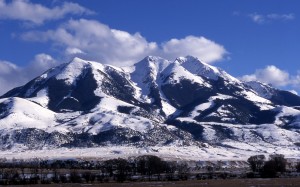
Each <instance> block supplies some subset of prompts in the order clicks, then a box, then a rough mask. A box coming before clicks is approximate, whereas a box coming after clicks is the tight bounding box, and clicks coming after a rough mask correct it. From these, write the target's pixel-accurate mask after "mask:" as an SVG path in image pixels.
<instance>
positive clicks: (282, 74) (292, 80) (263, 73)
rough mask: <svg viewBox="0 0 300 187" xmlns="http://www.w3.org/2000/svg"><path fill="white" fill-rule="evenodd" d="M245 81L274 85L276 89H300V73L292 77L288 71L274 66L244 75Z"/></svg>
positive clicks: (242, 78)
mask: <svg viewBox="0 0 300 187" xmlns="http://www.w3.org/2000/svg"><path fill="white" fill-rule="evenodd" d="M241 80H243V81H246V82H248V81H260V82H264V83H268V84H272V85H273V86H276V87H285V86H292V87H294V88H300V71H299V72H298V73H297V75H290V74H289V73H288V72H287V71H284V70H281V69H279V68H277V67H276V66H274V65H270V66H267V67H265V68H264V69H257V70H256V71H255V73H253V74H250V75H244V76H243V77H241Z"/></svg>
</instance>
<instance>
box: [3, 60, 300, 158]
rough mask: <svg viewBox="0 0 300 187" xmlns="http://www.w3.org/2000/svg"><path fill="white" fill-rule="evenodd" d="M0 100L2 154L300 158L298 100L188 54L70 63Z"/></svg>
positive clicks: (51, 70)
mask: <svg viewBox="0 0 300 187" xmlns="http://www.w3.org/2000/svg"><path fill="white" fill-rule="evenodd" d="M0 98H1V99H0V132H1V135H0V148H1V149H15V150H19V149H20V150H23V149H41V148H43V147H45V148H51V149H52V148H61V147H73V148H75V147H82V148H86V147H94V148H96V147H98V146H108V145H114V146H117V147H118V146H120V147H121V145H122V146H129V147H130V146H133V147H134V146H135V147H144V148H145V150H146V149H147V150H148V147H156V148H158V149H159V150H161V151H162V152H161V154H162V155H166V150H167V147H172V149H170V152H172V153H173V152H174V153H176V151H177V152H182V154H183V152H184V153H186V152H189V151H187V150H190V152H191V154H190V156H194V157H195V158H196V157H197V158H198V157H199V155H198V156H197V154H204V152H206V153H209V154H207V155H210V156H212V157H214V158H220V156H219V157H218V156H215V155H213V154H214V153H215V154H220V155H221V154H222V151H220V150H224V151H226V152H227V153H228V155H231V156H232V157H234V156H237V157H243V156H245V155H249V154H254V153H263V154H264V153H273V152H276V151H280V149H279V147H285V148H286V149H285V150H288V149H289V148H290V149H291V150H293V151H292V152H293V155H300V150H299V148H298V147H297V145H298V144H299V142H300V138H299V137H300V136H299V133H300V131H299V129H300V125H299V124H300V110H299V107H298V106H300V97H298V96H296V95H294V94H292V93H290V92H285V91H282V90H278V89H275V88H272V87H271V86H269V85H265V84H262V83H244V82H241V81H239V80H238V79H236V78H234V77H232V76H231V75H229V74H228V73H226V72H225V71H223V70H221V69H219V68H216V67H214V66H211V65H208V64H205V63H203V62H201V61H200V60H199V59H197V58H194V57H190V56H188V57H179V58H177V59H176V60H175V61H173V62H172V61H168V60H165V59H162V58H160V57H153V56H149V57H146V58H144V59H143V60H141V61H140V62H138V63H137V64H135V65H134V66H131V67H122V68H119V67H114V66H111V65H105V64H101V63H98V62H92V61H86V60H82V59H79V58H75V59H74V60H72V61H71V62H69V63H66V64H62V65H60V66H58V67H55V68H52V69H50V70H48V71H46V72H45V73H43V74H42V75H41V76H39V77H37V78H35V79H34V80H32V81H30V82H29V83H27V84H25V85H24V86H22V87H18V88H15V89H13V90H11V91H9V92H8V93H6V94H4V95H3V96H2V97H0ZM185 147H187V148H186V149H187V150H186V151H181V149H183V148H184V149H185ZM195 147H196V148H195ZM120 149H121V148H120ZM131 149H133V150H134V151H137V152H136V154H138V151H141V150H139V149H136V148H132V147H131V148H130V150H131ZM175 150H176V151H175ZM122 151H123V152H124V153H125V152H126V151H127V150H126V149H125V148H124V149H122ZM150 152H151V151H150ZM178 154H179V153H178ZM180 154H181V153H180ZM175 157H176V155H175ZM237 157H236V158H237Z"/></svg>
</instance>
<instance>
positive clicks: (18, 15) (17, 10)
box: [0, 0, 93, 24]
mask: <svg viewBox="0 0 300 187" xmlns="http://www.w3.org/2000/svg"><path fill="white" fill-rule="evenodd" d="M92 13H93V12H92V11H91V10H88V9H86V8H84V7H82V6H80V5H79V4H77V3H71V2H64V3H62V5H61V6H55V7H52V8H48V7H45V6H43V5H41V4H34V3H31V2H30V1H29V0H12V1H11V2H7V1H6V0H0V19H12V20H20V21H25V22H30V23H34V24H42V23H43V22H44V21H48V20H57V19H61V18H63V17H64V16H66V15H68V14H72V15H81V14H92Z"/></svg>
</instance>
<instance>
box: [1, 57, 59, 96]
mask: <svg viewBox="0 0 300 187" xmlns="http://www.w3.org/2000/svg"><path fill="white" fill-rule="evenodd" d="M56 65H58V63H57V62H56V60H54V59H53V58H52V57H51V56H50V55H47V54H43V53H42V54H38V55H36V56H35V57H34V60H33V61H32V62H31V63H30V64H29V65H28V66H26V67H19V66H16V65H15V64H13V63H11V62H8V61H0V85H1V89H0V95H2V94H4V93H5V92H7V91H8V90H10V89H12V88H15V87H18V86H21V85H23V84H25V83H27V82H28V81H30V80H31V79H33V78H34V77H36V76H38V75H40V74H41V73H43V72H44V71H46V70H48V69H49V68H51V67H54V66H56Z"/></svg>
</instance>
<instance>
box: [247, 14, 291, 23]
mask: <svg viewBox="0 0 300 187" xmlns="http://www.w3.org/2000/svg"><path fill="white" fill-rule="evenodd" d="M249 17H250V18H251V20H252V21H253V22H254V23H257V24H264V23H269V22H273V21H291V20H294V19H295V15H294V14H292V13H290V14H276V13H272V14H266V15H263V14H258V13H252V14H249Z"/></svg>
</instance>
